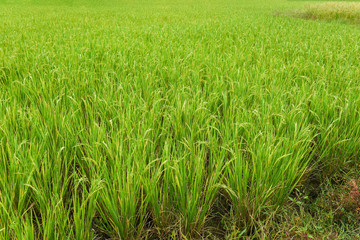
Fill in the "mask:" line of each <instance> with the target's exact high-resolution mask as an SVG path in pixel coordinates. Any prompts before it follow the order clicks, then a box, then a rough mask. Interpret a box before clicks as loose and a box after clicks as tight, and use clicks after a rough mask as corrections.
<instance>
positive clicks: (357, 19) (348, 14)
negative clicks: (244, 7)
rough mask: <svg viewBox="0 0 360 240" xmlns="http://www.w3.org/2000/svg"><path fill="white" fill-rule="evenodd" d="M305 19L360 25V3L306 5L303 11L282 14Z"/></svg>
mask: <svg viewBox="0 0 360 240" xmlns="http://www.w3.org/2000/svg"><path fill="white" fill-rule="evenodd" d="M279 15H286V16H292V17H298V18H305V19H313V20H317V19H323V20H340V21H346V22H351V23H356V24H359V23H360V2H325V3H321V4H309V5H305V6H304V8H303V9H296V10H294V11H291V12H287V13H282V14H279Z"/></svg>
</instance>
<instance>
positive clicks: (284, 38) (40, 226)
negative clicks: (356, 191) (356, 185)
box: [0, 1, 360, 239]
mask: <svg viewBox="0 0 360 240" xmlns="http://www.w3.org/2000/svg"><path fill="white" fill-rule="evenodd" d="M266 4H268V3H266ZM266 4H265V3H264V2H261V1H258V2H256V1H255V2H254V1H252V2H251V3H248V2H237V1H225V2H221V3H216V2H211V1H210V2H209V1H204V2H202V1H199V2H192V1H188V2H171V3H169V2H167V3H165V2H154V3H151V2H142V3H141V4H140V3H139V2H135V3H130V2H120V3H118V4H117V5H116V6H115V7H112V8H104V7H91V6H83V5H81V4H79V5H78V6H76V7H67V6H61V7H60V6H59V7H54V6H28V5H26V6H20V5H4V6H0V22H1V25H0V33H1V34H0V89H1V90H0V238H1V239H93V238H98V239H107V238H113V239H114V238H115V239H138V238H140V237H144V236H148V237H149V238H162V239H170V238H174V239H180V238H185V237H187V238H200V237H203V238H205V237H206V236H210V237H211V238H215V237H219V238H225V237H228V238H235V236H239V235H240V234H243V235H249V236H251V235H253V236H255V235H256V234H257V233H259V232H261V231H263V230H264V229H263V228H262V227H261V226H263V225H262V223H263V221H267V219H270V218H272V217H273V216H274V214H275V213H276V212H277V210H278V209H279V207H281V206H283V204H284V203H286V202H287V200H288V197H289V194H290V193H291V192H293V190H294V187H295V186H296V185H297V184H298V183H299V181H300V180H302V181H306V179H307V178H308V177H309V175H311V174H312V173H313V171H314V169H315V170H317V171H316V172H317V174H318V175H320V178H326V177H327V176H331V175H332V174H333V173H334V172H337V171H338V170H339V169H347V168H351V166H353V164H355V163H356V162H357V161H358V159H359V149H360V139H359V138H360V121H359V119H360V112H359V111H360V94H359V92H360V84H359V81H360V68H359V59H360V39H359V31H358V29H355V28H351V27H349V26H346V25H339V24H327V25H323V24H319V23H316V22H312V21H298V20H297V19H291V18H275V17H273V16H272V11H273V8H274V7H283V6H284V7H299V6H298V5H296V3H288V2H285V1H276V2H273V3H271V4H272V5H271V6H266ZM291 4H294V5H291ZM314 164H316V165H315V166H316V167H313V168H311V169H312V171H311V172H309V169H310V168H309V167H310V166H314ZM262 234H264V233H262ZM258 236H260V235H258Z"/></svg>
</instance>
